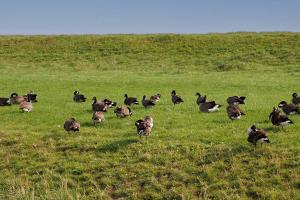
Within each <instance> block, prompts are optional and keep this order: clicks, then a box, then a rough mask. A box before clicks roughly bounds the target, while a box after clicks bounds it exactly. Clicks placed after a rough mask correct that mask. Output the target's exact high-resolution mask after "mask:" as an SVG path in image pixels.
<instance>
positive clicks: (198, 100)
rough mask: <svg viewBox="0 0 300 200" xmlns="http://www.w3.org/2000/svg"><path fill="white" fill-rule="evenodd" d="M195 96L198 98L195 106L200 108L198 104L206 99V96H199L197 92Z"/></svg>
mask: <svg viewBox="0 0 300 200" xmlns="http://www.w3.org/2000/svg"><path fill="white" fill-rule="evenodd" d="M196 96H198V97H197V100H196V104H197V105H198V106H200V103H201V102H202V101H203V100H204V99H206V96H201V94H200V93H199V92H197V93H196Z"/></svg>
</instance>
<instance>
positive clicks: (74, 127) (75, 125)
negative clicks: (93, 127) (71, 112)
mask: <svg viewBox="0 0 300 200" xmlns="http://www.w3.org/2000/svg"><path fill="white" fill-rule="evenodd" d="M64 129H65V130H66V131H67V132H68V133H69V132H76V131H79V129H80V123H79V122H78V121H76V120H75V118H70V119H68V120H66V121H65V123H64Z"/></svg>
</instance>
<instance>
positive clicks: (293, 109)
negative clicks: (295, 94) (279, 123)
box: [278, 101, 300, 115]
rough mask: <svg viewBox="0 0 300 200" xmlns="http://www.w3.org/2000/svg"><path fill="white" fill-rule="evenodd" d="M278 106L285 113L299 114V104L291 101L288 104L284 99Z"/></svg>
mask: <svg viewBox="0 0 300 200" xmlns="http://www.w3.org/2000/svg"><path fill="white" fill-rule="evenodd" d="M278 107H279V108H281V109H282V111H283V112H284V113H285V114H287V115H294V114H300V106H298V105H296V104H293V103H290V104H288V103H287V102H286V101H281V102H280V103H279V105H278Z"/></svg>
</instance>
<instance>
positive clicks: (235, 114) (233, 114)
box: [227, 104, 245, 120]
mask: <svg viewBox="0 0 300 200" xmlns="http://www.w3.org/2000/svg"><path fill="white" fill-rule="evenodd" d="M227 115H228V117H229V119H231V120H236V119H240V118H241V116H242V115H245V113H244V112H243V111H242V110H241V109H240V108H239V107H238V106H237V105H233V104H231V105H228V106H227Z"/></svg>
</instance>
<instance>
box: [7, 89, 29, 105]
mask: <svg viewBox="0 0 300 200" xmlns="http://www.w3.org/2000/svg"><path fill="white" fill-rule="evenodd" d="M25 100H26V99H25V97H24V96H19V95H18V94H17V93H16V92H14V93H12V94H11V95H10V103H11V104H20V103H21V102H23V101H25Z"/></svg>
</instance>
